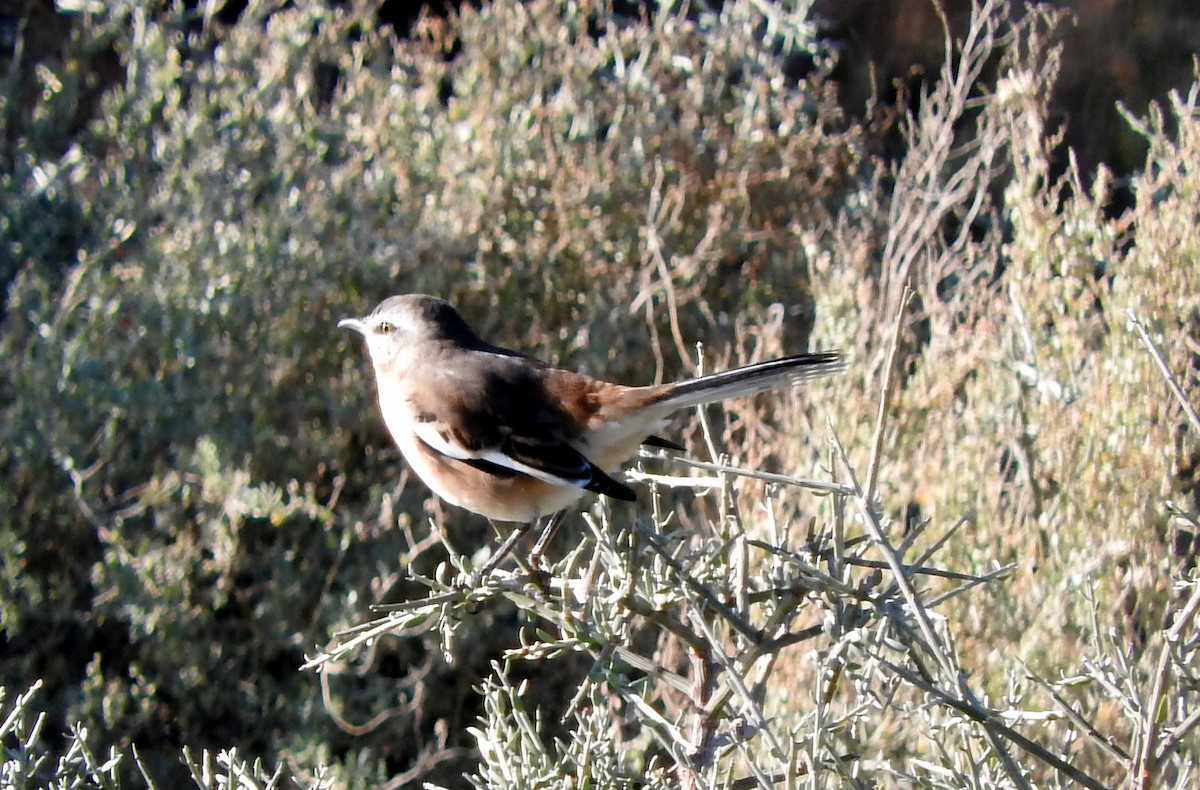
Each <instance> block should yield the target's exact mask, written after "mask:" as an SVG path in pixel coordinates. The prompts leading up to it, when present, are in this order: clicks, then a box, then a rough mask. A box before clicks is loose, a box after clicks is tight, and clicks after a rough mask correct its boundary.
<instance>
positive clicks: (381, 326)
mask: <svg viewBox="0 0 1200 790" xmlns="http://www.w3.org/2000/svg"><path fill="white" fill-rule="evenodd" d="M395 331H396V325H395V324H393V323H391V322H389V321H380V322H379V323H378V324H376V325H375V332H376V333H378V334H380V335H390V334H391V333H392V332H395Z"/></svg>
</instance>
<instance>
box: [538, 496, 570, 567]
mask: <svg viewBox="0 0 1200 790" xmlns="http://www.w3.org/2000/svg"><path fill="white" fill-rule="evenodd" d="M566 512H567V511H565V510H560V511H558V512H557V513H555V514H553V515H552V516H550V519H549V520H548V521H547V522H546V526H544V527H542V534H541V535H540V536H538V539H537V543H535V544H533V550H532V551H530V552H529V564H530V566H533V567H536V566H538V565H539V564H540V563H541V559H542V554H543V553H545V551H546V547H547V546H549V545H550V539H551V538H553V537H554V533H555V532H557V531H558V525H559V524H560V523H562V519H563V516H564V515H566Z"/></svg>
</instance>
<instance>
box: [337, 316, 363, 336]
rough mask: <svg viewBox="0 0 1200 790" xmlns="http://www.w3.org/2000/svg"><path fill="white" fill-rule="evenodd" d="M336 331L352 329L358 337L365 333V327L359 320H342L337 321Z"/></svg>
mask: <svg viewBox="0 0 1200 790" xmlns="http://www.w3.org/2000/svg"><path fill="white" fill-rule="evenodd" d="M338 329H353V330H354V331H355V332H358V333H359V334H360V335H365V334H366V333H367V325H366V323H365V322H364V321H363V320H362V319H361V318H343V319H342V320H341V321H338Z"/></svg>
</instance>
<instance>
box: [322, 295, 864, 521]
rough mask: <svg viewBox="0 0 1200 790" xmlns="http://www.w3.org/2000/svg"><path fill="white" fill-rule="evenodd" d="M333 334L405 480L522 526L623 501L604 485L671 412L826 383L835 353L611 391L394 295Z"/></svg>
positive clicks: (629, 496) (651, 441) (452, 315)
mask: <svg viewBox="0 0 1200 790" xmlns="http://www.w3.org/2000/svg"><path fill="white" fill-rule="evenodd" d="M338 327H339V328H343V329H350V330H353V331H355V332H357V333H359V334H360V335H362V337H363V338H364V339H365V343H366V349H367V353H368V355H369V356H370V360H371V363H372V366H373V368H374V372H375V382H376V389H377V392H378V398H379V408H380V411H381V413H382V415H383V420H384V423H385V424H386V425H387V428H388V431H389V433H391V436H392V439H393V440H394V441H395V443H396V445H397V447H398V448H399V449H400V452H401V454H402V455H403V456H404V459H405V460H406V461H407V463H408V464H409V466H410V467H411V468H412V470H413V471H414V472H415V473H416V475H417V477H419V478H420V479H421V480H422V481H423V482H424V483H425V484H426V485H427V486H428V487H429V488H430V489H431V490H432V491H433V492H434V493H435V494H437V495H438V496H439V497H441V498H442V499H444V500H445V501H447V502H449V503H451V504H453V505H457V506H459V507H462V508H465V509H467V510H469V511H472V512H474V513H478V514H480V515H482V516H485V517H487V518H488V519H491V520H496V521H510V522H521V523H526V524H531V523H534V522H536V521H537V520H538V519H540V518H541V517H543V516H553V515H554V514H558V513H561V512H562V511H564V510H565V509H566V508H568V507H570V506H571V505H572V504H573V503H575V502H576V501H577V500H579V499H580V498H581V497H582V496H584V495H585V493H586V492H589V491H591V492H595V493H597V494H599V495H601V496H605V497H609V498H612V499H616V500H624V501H634V500H636V498H637V497H636V495H635V493H634V491H633V489H632V488H630V487H629V486H628V485H626V484H625V483H623V482H621V481H619V480H617V479H615V478H614V477H613V475H615V474H617V473H618V472H619V470H620V468H621V465H622V464H623V463H625V462H627V461H629V460H630V459H631V458H633V457H634V456H635V455H636V454H637V453H638V451H639V448H640V447H641V446H642V445H647V446H656V447H661V448H670V449H676V450H683V449H684V448H683V447H681V446H680V445H678V444H676V443H674V442H671V441H669V440H666V439H663V438H662V437H660V436H659V435H658V433H659V432H661V431H662V429H663V428H664V427H666V424H667V420H668V418H669V417H670V416H671V415H672V414H673V413H674V412H677V411H679V410H681V409H685V408H688V407H692V406H699V405H703V404H707V403H713V402H716V401H722V400H726V399H729V398H736V397H745V396H750V395H755V394H758V393H762V392H766V391H768V390H774V389H783V388H788V387H791V386H793V385H795V384H798V383H799V382H802V381H805V380H808V379H813V378H818V377H821V376H828V375H832V374H835V373H837V372H839V371H841V370H843V369H844V367H845V361H844V358H843V355H842V354H841V353H840V352H838V351H825V352H818V353H811V354H799V355H796V356H788V357H783V358H780V359H775V360H771V361H769V362H760V363H758V364H753V365H747V366H745V367H739V368H735V369H732V370H727V371H724V372H721V373H712V374H708V375H705V376H699V377H697V378H692V379H685V380H682V381H677V382H674V383H668V384H652V385H648V386H624V385H621V384H616V383H612V382H609V381H604V380H602V379H598V378H593V377H591V376H587V375H584V374H582V373H576V372H573V371H569V370H564V369H560V368H555V367H552V366H550V365H548V364H547V363H545V362H542V361H540V360H537V359H535V358H533V357H531V356H527V355H525V354H522V353H519V352H517V351H513V350H510V349H507V348H502V347H500V346H496V345H492V344H491V343H488V342H486V341H484V340H482V339H481V338H480V337H479V336H478V335H477V334H476V333H475V332H474V330H472V329H471V327H470V326H469V325H468V324H467V322H466V320H465V319H464V318H463V317H462V316H461V315H460V314H459V312H458V311H457V310H455V309H454V307H452V306H451V305H450V303H449V302H447V301H446V300H444V299H441V298H439V297H436V296H429V295H426V294H403V295H398V296H392V297H389V298H387V299H385V300H384V301H383V302H381V303H380V304H379V306H378V307H376V308H375V309H374V310H373V311H371V313H370V314H368V315H366V316H364V317H362V318H345V319H343V320H341V321H339V322H338Z"/></svg>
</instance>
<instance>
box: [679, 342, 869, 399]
mask: <svg viewBox="0 0 1200 790" xmlns="http://www.w3.org/2000/svg"><path fill="white" fill-rule="evenodd" d="M845 368H846V362H845V360H844V359H843V358H842V355H841V353H840V352H837V351H822V352H819V353H816V354H799V355H797V356H794V357H784V358H782V359H773V360H771V361H770V362H759V363H758V364H757V365H747V366H746V367H744V368H735V369H734V370H727V371H725V372H723V373H712V374H710V375H708V376H701V377H700V378H696V379H689V380H687V381H681V382H679V383H678V384H677V385H675V389H674V390H673V391H672V392H671V394H670V395H668V396H667V397H666V398H664V399H663V400H662V401H660V403H661V404H662V405H664V406H665V405H669V406H670V407H671V409H672V410H674V409H685V408H687V407H689V406H699V405H701V404H704V403H713V402H715V401H719V400H725V399H726V398H739V397H745V396H748V395H757V394H758V393H760V392H767V391H768V390H775V389H785V388H787V387H791V386H794V385H796V384H799V383H800V382H801V381H806V380H808V379H815V378H820V377H821V376H832V375H833V374H835V373H838V372H840V371H842V370H844V369H845Z"/></svg>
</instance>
